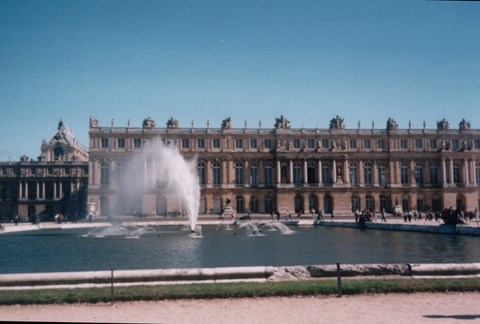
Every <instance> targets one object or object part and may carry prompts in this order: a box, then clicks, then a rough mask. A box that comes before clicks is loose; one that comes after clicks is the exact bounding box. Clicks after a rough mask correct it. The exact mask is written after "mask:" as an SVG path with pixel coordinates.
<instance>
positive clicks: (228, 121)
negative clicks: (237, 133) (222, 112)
mask: <svg viewBox="0 0 480 324" xmlns="http://www.w3.org/2000/svg"><path fill="white" fill-rule="evenodd" d="M231 128H232V119H231V118H230V117H228V118H225V119H224V120H222V129H231Z"/></svg>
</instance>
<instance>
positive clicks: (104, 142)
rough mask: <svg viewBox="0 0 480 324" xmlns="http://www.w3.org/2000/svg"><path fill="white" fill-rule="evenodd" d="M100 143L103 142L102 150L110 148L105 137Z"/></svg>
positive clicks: (101, 144)
mask: <svg viewBox="0 0 480 324" xmlns="http://www.w3.org/2000/svg"><path fill="white" fill-rule="evenodd" d="M100 141H101V143H100V146H101V147H102V148H108V138H105V137H104V138H102V139H100Z"/></svg>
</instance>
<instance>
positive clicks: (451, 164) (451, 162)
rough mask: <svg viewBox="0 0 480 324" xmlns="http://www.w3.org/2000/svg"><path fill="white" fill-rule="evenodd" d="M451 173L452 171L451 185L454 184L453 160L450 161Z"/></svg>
mask: <svg viewBox="0 0 480 324" xmlns="http://www.w3.org/2000/svg"><path fill="white" fill-rule="evenodd" d="M449 171H450V184H453V183H454V181H453V159H450V163H449Z"/></svg>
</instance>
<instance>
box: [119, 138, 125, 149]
mask: <svg viewBox="0 0 480 324" xmlns="http://www.w3.org/2000/svg"><path fill="white" fill-rule="evenodd" d="M117 147H118V148H125V139H124V138H117Z"/></svg>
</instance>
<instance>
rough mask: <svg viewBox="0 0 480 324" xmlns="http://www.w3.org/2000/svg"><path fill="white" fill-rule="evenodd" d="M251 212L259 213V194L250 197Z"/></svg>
mask: <svg viewBox="0 0 480 324" xmlns="http://www.w3.org/2000/svg"><path fill="white" fill-rule="evenodd" d="M250 212H252V213H258V198H257V196H252V197H251V198H250Z"/></svg>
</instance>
